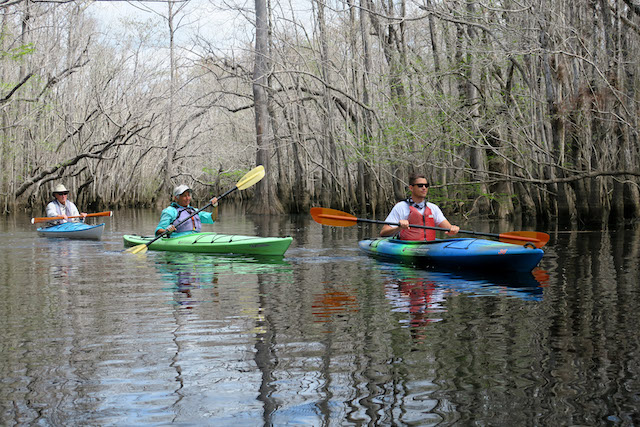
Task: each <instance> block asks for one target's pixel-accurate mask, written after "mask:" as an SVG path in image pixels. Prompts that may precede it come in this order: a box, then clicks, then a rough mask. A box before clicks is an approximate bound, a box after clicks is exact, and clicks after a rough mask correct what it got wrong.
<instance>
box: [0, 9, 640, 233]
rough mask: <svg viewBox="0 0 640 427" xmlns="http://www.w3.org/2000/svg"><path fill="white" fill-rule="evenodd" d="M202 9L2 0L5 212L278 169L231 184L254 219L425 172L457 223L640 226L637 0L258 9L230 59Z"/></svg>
mask: <svg viewBox="0 0 640 427" xmlns="http://www.w3.org/2000/svg"><path fill="white" fill-rule="evenodd" d="M196 4H197V3H192V2H174V1H166V2H162V4H161V7H158V8H156V9H154V10H153V11H152V10H151V9H149V11H150V12H149V19H147V20H139V19H135V18H133V17H132V18H130V19H127V20H122V21H120V22H119V23H118V25H117V26H116V27H115V28H114V27H110V28H106V27H105V26H104V25H103V23H101V22H100V21H99V20H97V19H96V18H95V17H94V16H95V15H92V13H91V12H92V7H95V5H94V4H88V5H84V4H81V3H76V2H32V1H29V0H16V1H12V2H6V3H3V4H0V16H1V20H0V25H1V34H0V52H1V53H2V54H1V55H0V63H1V68H0V76H1V77H0V78H1V81H2V85H1V86H0V119H1V120H0V123H1V125H0V209H1V210H2V212H3V213H4V214H8V213H11V212H15V211H18V210H21V211H33V212H37V211H39V210H41V209H42V206H44V204H46V202H48V201H49V199H50V192H51V188H52V186H53V185H54V184H56V183H58V182H62V183H64V184H65V185H66V186H67V188H69V189H70V190H71V196H70V198H71V199H72V200H73V201H74V202H75V203H76V204H77V205H78V206H79V207H81V208H82V209H83V210H85V211H98V210H105V209H118V208H120V207H153V206H162V205H165V204H166V203H167V200H168V199H169V195H170V190H171V188H173V186H174V185H176V184H179V183H186V184H188V185H189V186H191V187H192V188H193V189H194V191H195V193H196V194H201V195H203V196H204V195H208V196H213V195H219V194H220V193H221V192H223V191H224V189H226V188H228V187H229V185H232V184H233V183H234V182H235V181H237V179H238V178H240V177H241V176H242V175H243V174H245V173H246V172H247V171H249V170H251V169H252V168H253V167H254V166H255V165H257V164H262V165H264V166H265V169H266V173H267V174H266V176H265V179H263V180H262V181H261V182H260V183H258V184H257V185H256V187H255V188H254V189H252V190H251V191H247V192H246V193H243V194H236V195H234V196H233V197H230V199H232V200H233V201H235V202H239V201H245V200H248V199H250V203H248V210H249V212H252V213H261V214H278V213H303V212H309V209H310V208H311V207H313V206H322V207H326V208H334V209H339V210H343V211H348V212H351V213H353V214H358V215H360V216H368V217H377V218H380V217H382V216H384V215H386V213H387V212H388V210H389V209H390V208H391V206H393V204H394V203H395V202H396V201H397V200H400V199H403V198H405V197H406V185H407V178H408V176H409V174H410V173H412V172H421V173H425V174H426V175H427V177H428V179H429V181H430V183H431V190H430V200H431V201H433V202H435V203H437V204H438V205H440V206H441V207H442V208H443V210H444V211H445V212H447V215H448V216H458V217H467V218H468V217H472V216H478V217H479V216H490V217H494V218H496V219H508V220H514V221H522V222H532V221H549V220H552V219H554V220H562V221H563V222H569V221H572V222H573V221H575V222H578V223H582V224H586V223H594V224H598V223H604V222H611V223H616V222H618V223H620V222H626V221H637V220H638V218H640V169H639V167H638V165H640V141H639V136H640V135H638V129H640V126H639V123H638V121H639V117H640V115H639V114H638V111H640V90H639V89H640V62H639V61H637V58H638V56H639V54H640V30H639V29H640V9H638V7H637V6H635V5H634V4H633V3H632V2H628V1H609V2H586V3H585V2H573V1H568V0H560V1H550V0H545V1H542V2H540V1H538V2H531V3H526V4H520V3H519V4H518V5H517V7H515V6H516V4H512V3H511V2H500V3H497V4H492V5H491V7H489V6H488V5H486V4H483V3H480V2H474V1H464V2H463V1H459V0H456V1H449V0H447V1H442V2H432V1H430V0H427V1H425V2H423V3H420V5H417V4H413V3H411V4H408V3H405V2H404V1H398V2H392V3H389V2H375V1H369V2H359V3H353V2H347V3H338V2H336V3H331V2H323V1H319V2H316V1H313V2H310V3H309V11H308V14H302V13H301V12H299V11H285V10H283V9H269V3H267V2H266V1H264V0H255V4H254V3H252V6H255V9H253V10H251V14H250V15H248V16H245V17H244V19H247V21H246V22H245V23H246V24H249V23H250V24H251V25H249V28H250V35H249V37H247V38H246V39H242V38H238V39H237V40H235V43H234V44H233V46H232V47H229V48H226V49H224V50H223V49H221V48H217V47H216V43H217V41H216V40H213V39H212V38H211V36H207V35H205V34H197V33H189V31H191V29H192V28H197V26H198V25H197V24H198V23H199V24H200V25H206V21H205V22H198V10H197V9H194V8H193V7H195V6H194V5H196ZM140 6H141V7H146V6H145V3H140ZM225 12H226V13H232V11H231V9H229V10H226V11H225ZM238 13H239V12H238ZM309 14H310V15H309ZM238 16H241V15H238ZM249 18H250V21H249ZM201 19H205V18H203V17H201ZM238 19H242V18H238ZM186 22H189V25H187V24H186ZM245 40H246V41H245Z"/></svg>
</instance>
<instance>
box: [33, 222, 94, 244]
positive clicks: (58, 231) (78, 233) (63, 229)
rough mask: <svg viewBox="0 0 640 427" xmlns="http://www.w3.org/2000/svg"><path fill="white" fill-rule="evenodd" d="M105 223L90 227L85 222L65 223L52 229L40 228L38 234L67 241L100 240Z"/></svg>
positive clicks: (53, 226)
mask: <svg viewBox="0 0 640 427" xmlns="http://www.w3.org/2000/svg"><path fill="white" fill-rule="evenodd" d="M103 230H104V223H103V224H98V225H89V224H85V223H84V222H64V223H62V224H58V225H52V226H51V227H43V228H38V234H39V235H40V236H44V237H62V238H67V239H88V240H100V238H102V231H103Z"/></svg>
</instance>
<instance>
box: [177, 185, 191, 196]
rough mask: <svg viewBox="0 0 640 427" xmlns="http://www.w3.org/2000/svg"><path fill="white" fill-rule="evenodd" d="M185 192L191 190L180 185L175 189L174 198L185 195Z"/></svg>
mask: <svg viewBox="0 0 640 427" xmlns="http://www.w3.org/2000/svg"><path fill="white" fill-rule="evenodd" d="M185 191H191V189H190V188H189V186H187V185H184V184H183V185H178V186H177V187H176V188H174V189H173V195H174V196H179V195H181V194H182V193H184V192H185Z"/></svg>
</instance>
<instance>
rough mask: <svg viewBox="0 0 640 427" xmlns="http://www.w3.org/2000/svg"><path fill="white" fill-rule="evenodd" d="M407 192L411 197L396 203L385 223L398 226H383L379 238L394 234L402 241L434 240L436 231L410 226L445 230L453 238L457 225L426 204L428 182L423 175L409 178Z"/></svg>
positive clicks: (456, 232) (429, 204)
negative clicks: (408, 191) (416, 226)
mask: <svg viewBox="0 0 640 427" xmlns="http://www.w3.org/2000/svg"><path fill="white" fill-rule="evenodd" d="M409 190H410V191H411V197H409V198H408V199H407V200H403V201H401V202H399V203H397V204H396V205H395V206H394V207H393V209H392V210H391V213H389V216H388V217H387V219H386V220H385V222H394V223H397V224H400V225H399V226H393V225H388V224H387V225H385V226H384V227H382V230H381V231H380V236H382V237H389V236H395V235H396V234H397V235H398V237H399V238H400V239H402V240H421V241H424V240H435V239H436V231H435V230H427V229H422V228H411V224H415V225H426V226H428V227H442V228H447V229H449V231H447V232H446V233H445V234H447V235H449V236H454V235H456V234H458V231H460V227H458V226H457V225H451V224H450V223H449V221H447V218H445V216H444V214H443V213H442V211H441V210H440V208H439V207H438V206H436V205H435V204H433V203H430V202H427V201H426V198H427V192H428V191H429V182H428V181H427V178H426V177H425V176H424V175H415V174H412V175H411V176H409Z"/></svg>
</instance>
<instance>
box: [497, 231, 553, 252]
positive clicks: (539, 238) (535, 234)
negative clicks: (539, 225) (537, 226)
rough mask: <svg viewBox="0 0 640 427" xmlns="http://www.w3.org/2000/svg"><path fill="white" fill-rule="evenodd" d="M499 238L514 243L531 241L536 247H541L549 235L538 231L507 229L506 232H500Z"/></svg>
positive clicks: (521, 243) (519, 243) (520, 243)
mask: <svg viewBox="0 0 640 427" xmlns="http://www.w3.org/2000/svg"><path fill="white" fill-rule="evenodd" d="M499 239H500V241H501V242H505V243H513V244H516V245H523V244H526V243H531V244H533V245H534V246H535V247H536V248H541V247H543V246H544V245H546V244H547V242H548V241H549V235H548V234H547V233H541V232H540V231H509V232H507V233H500V234H499Z"/></svg>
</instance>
